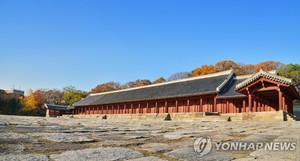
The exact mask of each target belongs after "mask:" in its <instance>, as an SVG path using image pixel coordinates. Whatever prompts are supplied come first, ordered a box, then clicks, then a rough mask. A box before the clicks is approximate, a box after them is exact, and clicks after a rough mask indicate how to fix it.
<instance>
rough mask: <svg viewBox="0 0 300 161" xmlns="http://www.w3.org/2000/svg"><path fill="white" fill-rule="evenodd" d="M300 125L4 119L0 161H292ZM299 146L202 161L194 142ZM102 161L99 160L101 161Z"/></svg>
mask: <svg viewBox="0 0 300 161" xmlns="http://www.w3.org/2000/svg"><path fill="white" fill-rule="evenodd" d="M299 134H300V122H207V121H206V122H201V121H194V122H191V121H189V122H184V121H181V122H179V121H133V120H126V121H125V120H102V119H97V118H95V119H87V118H86V119H78V118H42V117H24V116H5V115H0V145H1V146H0V160H1V161H2V160H21V159H23V160H69V161H72V160H74V161H77V160H79V161H80V160H135V161H143V160H145V161H146V160H150V161H151V160H158V161H160V160H171V161H178V160H187V161H193V160H238V161H248V160H249V161H250V160H291V161H294V160H296V161H298V160H299V158H300V156H299V154H300V139H299V138H300V135H299ZM204 136H209V137H210V138H211V139H212V142H213V143H220V142H230V141H241V142H263V143H268V142H274V141H277V142H283V141H294V142H297V149H296V150H295V151H268V150H264V149H258V150H249V151H216V150H214V149H213V150H212V151H211V152H210V153H209V154H207V155H205V156H203V157H201V158H199V156H197V154H196V153H195V151H194V148H193V146H194V141H195V140H196V139H197V138H199V137H204ZM100 158H101V159H100Z"/></svg>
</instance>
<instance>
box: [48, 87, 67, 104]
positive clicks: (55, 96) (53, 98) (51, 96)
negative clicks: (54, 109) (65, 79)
mask: <svg viewBox="0 0 300 161" xmlns="http://www.w3.org/2000/svg"><path fill="white" fill-rule="evenodd" d="M45 103H49V104H57V105H64V104H66V100H65V98H64V91H61V90H58V89H51V90H47V91H45Z"/></svg>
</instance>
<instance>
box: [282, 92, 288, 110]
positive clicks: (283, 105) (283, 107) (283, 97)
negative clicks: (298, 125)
mask: <svg viewBox="0 0 300 161" xmlns="http://www.w3.org/2000/svg"><path fill="white" fill-rule="evenodd" d="M282 109H283V111H287V110H286V108H285V95H283V96H282Z"/></svg>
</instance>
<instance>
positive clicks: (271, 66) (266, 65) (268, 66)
mask: <svg viewBox="0 0 300 161" xmlns="http://www.w3.org/2000/svg"><path fill="white" fill-rule="evenodd" d="M283 65H284V64H283V63H280V62H278V61H271V60H269V61H265V62H261V63H258V64H256V65H255V66H254V71H255V72H258V71H259V70H260V69H262V70H264V71H270V70H277V69H279V68H280V67H282V66H283Z"/></svg>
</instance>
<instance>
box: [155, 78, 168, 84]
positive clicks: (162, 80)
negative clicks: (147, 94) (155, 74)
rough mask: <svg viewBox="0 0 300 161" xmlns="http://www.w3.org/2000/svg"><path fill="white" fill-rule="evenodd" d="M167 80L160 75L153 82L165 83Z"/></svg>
mask: <svg viewBox="0 0 300 161" xmlns="http://www.w3.org/2000/svg"><path fill="white" fill-rule="evenodd" d="M163 82H166V80H165V78H164V77H159V78H157V79H156V80H155V81H153V82H152V84H157V83H163Z"/></svg>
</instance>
